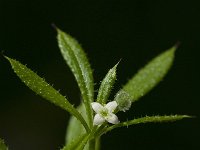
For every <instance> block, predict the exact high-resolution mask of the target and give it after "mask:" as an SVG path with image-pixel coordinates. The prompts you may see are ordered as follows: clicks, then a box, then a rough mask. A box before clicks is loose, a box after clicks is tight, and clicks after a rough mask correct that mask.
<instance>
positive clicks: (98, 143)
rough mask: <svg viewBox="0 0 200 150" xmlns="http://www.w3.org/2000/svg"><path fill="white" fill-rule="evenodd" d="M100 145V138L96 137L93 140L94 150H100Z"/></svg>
mask: <svg viewBox="0 0 200 150" xmlns="http://www.w3.org/2000/svg"><path fill="white" fill-rule="evenodd" d="M100 144H101V142H100V137H97V138H96V139H95V150H100Z"/></svg>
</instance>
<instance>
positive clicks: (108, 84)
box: [97, 63, 118, 104]
mask: <svg viewBox="0 0 200 150" xmlns="http://www.w3.org/2000/svg"><path fill="white" fill-rule="evenodd" d="M117 65H118V63H117V64H116V65H115V66H114V67H113V68H112V69H110V70H109V71H108V73H107V74H106V76H105V78H104V79H103V81H102V82H101V85H100V88H99V92H98V96H97V102H99V103H101V104H105V103H106V102H107V100H108V97H109V95H110V92H111V90H112V88H113V85H114V83H115V80H116V68H117Z"/></svg>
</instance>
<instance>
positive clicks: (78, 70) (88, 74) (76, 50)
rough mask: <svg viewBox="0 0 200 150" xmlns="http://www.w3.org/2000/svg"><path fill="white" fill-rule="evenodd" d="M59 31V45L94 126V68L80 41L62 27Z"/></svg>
mask: <svg viewBox="0 0 200 150" xmlns="http://www.w3.org/2000/svg"><path fill="white" fill-rule="evenodd" d="M57 31H58V36H57V38H58V45H59V48H60V50H61V53H62V55H63V57H64V59H65V60H66V62H67V64H68V66H69V67H70V69H71V71H72V72H73V74H74V76H75V78H76V81H77V83H78V86H79V88H80V90H81V95H82V97H83V101H84V104H85V105H86V111H87V116H88V119H89V123H90V125H91V126H92V118H93V116H92V109H91V106H90V103H91V102H92V101H93V96H94V95H93V94H94V83H93V76H92V69H91V67H90V64H89V62H88V59H87V57H86V55H85V53H84V51H83V49H82V48H81V46H80V45H79V43H78V42H77V41H76V40H75V39H74V38H72V37H71V36H70V35H68V34H66V33H64V32H63V31H61V30H60V29H57Z"/></svg>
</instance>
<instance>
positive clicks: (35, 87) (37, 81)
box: [6, 57, 89, 131]
mask: <svg viewBox="0 0 200 150" xmlns="http://www.w3.org/2000/svg"><path fill="white" fill-rule="evenodd" d="M6 58H7V59H8V60H9V62H10V64H11V66H12V68H13V70H14V71H15V73H16V74H17V76H18V77H19V78H20V79H21V80H22V81H23V82H24V83H25V85H27V86H28V87H29V88H30V89H31V90H32V91H34V92H35V93H36V94H38V95H40V96H42V97H43V98H45V99H46V100H49V101H50V102H52V103H53V104H55V105H57V106H60V107H61V108H63V109H64V110H67V111H68V112H69V113H71V114H72V115H74V116H75V117H76V118H77V119H78V120H79V121H80V122H81V123H82V124H83V126H84V127H85V128H86V130H87V131H89V128H88V126H87V123H86V121H85V120H84V118H83V117H82V115H81V114H80V113H79V112H78V111H77V110H76V109H75V108H74V107H73V106H72V105H71V104H70V103H69V101H68V100H67V99H66V98H65V97H64V96H62V95H61V94H60V93H59V92H58V91H56V90H55V89H54V88H53V87H52V86H50V85H49V84H48V83H47V82H46V81H45V80H44V79H43V78H41V77H39V76H38V75H37V74H36V73H34V72H33V71H31V70H30V69H29V68H27V67H26V66H25V65H23V64H21V63H20V62H18V61H16V60H14V59H11V58H8V57H6Z"/></svg>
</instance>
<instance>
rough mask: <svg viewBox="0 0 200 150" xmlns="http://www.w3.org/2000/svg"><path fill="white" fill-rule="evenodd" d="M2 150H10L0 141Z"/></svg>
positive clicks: (0, 149)
mask: <svg viewBox="0 0 200 150" xmlns="http://www.w3.org/2000/svg"><path fill="white" fill-rule="evenodd" d="M0 150H8V147H7V146H6V144H5V143H4V140H2V139H0Z"/></svg>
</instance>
